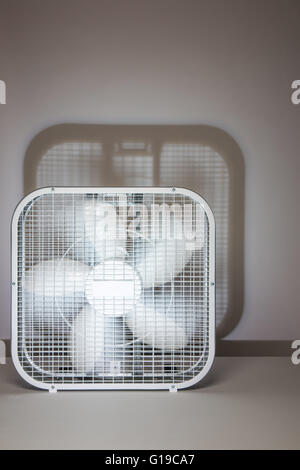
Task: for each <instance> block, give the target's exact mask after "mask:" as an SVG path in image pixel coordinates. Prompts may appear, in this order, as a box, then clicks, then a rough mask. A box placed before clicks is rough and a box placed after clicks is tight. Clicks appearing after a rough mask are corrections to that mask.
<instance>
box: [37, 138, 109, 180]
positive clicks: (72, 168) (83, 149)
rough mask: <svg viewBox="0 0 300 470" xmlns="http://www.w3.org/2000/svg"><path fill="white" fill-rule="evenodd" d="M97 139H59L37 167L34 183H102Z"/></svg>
mask: <svg viewBox="0 0 300 470" xmlns="http://www.w3.org/2000/svg"><path fill="white" fill-rule="evenodd" d="M104 174H105V168H104V154H103V146H102V144H101V142H63V143H61V144H57V145H54V146H52V147H51V148H50V149H49V150H48V151H47V152H46V153H45V154H44V155H43V156H42V158H41V160H40V161H39V164H38V167H37V174H36V184H37V187H38V188H43V187H45V186H53V185H55V186H99V185H101V184H102V185H105V176H104Z"/></svg>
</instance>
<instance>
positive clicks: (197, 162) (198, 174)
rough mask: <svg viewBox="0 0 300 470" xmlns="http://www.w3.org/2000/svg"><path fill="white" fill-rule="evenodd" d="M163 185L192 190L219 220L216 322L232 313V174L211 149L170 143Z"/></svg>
mask: <svg viewBox="0 0 300 470" xmlns="http://www.w3.org/2000/svg"><path fill="white" fill-rule="evenodd" d="M160 184H161V185H175V186H181V187H186V188H190V189H192V190H194V191H197V192H198V193H199V194H201V196H202V197H204V198H205V199H206V200H207V202H208V203H209V205H210V207H211V208H212V209H213V212H214V216H215V221H216V231H217V239H216V267H217V270H216V281H217V282H216V322H217V326H218V325H219V324H221V322H222V320H223V319H224V317H225V315H226V313H227V311H228V228H229V227H228V220H229V173H228V168H227V165H226V163H225V161H224V159H223V158H222V156H221V155H220V154H219V153H217V152H216V151H215V150H213V149H212V148H211V147H208V146H205V145H202V144H196V143H195V144H193V143H166V144H164V145H163V147H162V151H161V158H160Z"/></svg>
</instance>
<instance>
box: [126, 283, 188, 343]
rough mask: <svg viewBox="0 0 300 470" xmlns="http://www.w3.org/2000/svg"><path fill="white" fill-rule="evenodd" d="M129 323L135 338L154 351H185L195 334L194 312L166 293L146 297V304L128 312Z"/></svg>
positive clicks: (178, 299) (138, 304)
mask: <svg viewBox="0 0 300 470" xmlns="http://www.w3.org/2000/svg"><path fill="white" fill-rule="evenodd" d="M125 319H126V323H127V325H128V327H129V328H130V330H131V332H132V334H133V335H134V336H135V337H137V338H139V339H140V340H141V341H142V342H143V343H144V344H147V345H149V346H152V347H153V348H159V349H164V350H168V351H173V350H177V349H182V348H184V347H185V346H186V345H187V344H188V342H189V341H190V339H191V337H192V335H193V332H194V331H195V316H194V313H193V309H189V308H187V307H186V306H185V305H184V303H183V302H182V301H181V302H180V297H179V296H178V298H172V296H170V295H166V293H164V292H160V293H159V294H157V295H154V298H153V297H152V295H151V294H150V293H149V294H145V296H144V303H141V302H139V303H137V304H136V306H135V308H134V309H133V310H131V311H130V312H127V314H126V316H125Z"/></svg>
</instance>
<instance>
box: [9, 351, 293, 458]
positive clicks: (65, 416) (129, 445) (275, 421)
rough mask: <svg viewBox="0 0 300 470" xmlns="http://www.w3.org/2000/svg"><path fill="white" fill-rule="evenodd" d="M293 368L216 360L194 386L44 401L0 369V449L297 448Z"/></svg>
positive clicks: (286, 362) (285, 362)
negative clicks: (212, 367)
mask: <svg viewBox="0 0 300 470" xmlns="http://www.w3.org/2000/svg"><path fill="white" fill-rule="evenodd" d="M299 425H300V365H299V366H295V365H293V364H292V363H291V360H290V358H288V357H226V358H225V357H218V358H216V361H215V365H214V369H213V372H212V373H211V374H210V377H209V378H208V379H207V381H206V383H204V384H203V385H202V386H201V387H198V388H195V389H190V390H184V391H179V392H177V393H170V392H168V391H138V392H135V391H123V392H122V391H113V392H111V391H97V392H95V391H93V392H75V391H73V392H58V393H56V394H51V393H48V392H45V391H38V390H35V389H32V388H30V387H29V386H26V384H24V382H23V381H22V380H21V379H20V378H19V377H18V375H17V373H16V372H15V370H14V368H13V366H12V364H11V362H10V361H9V362H8V363H7V364H6V365H0V448H1V449H76V448H78V449H159V450H161V449H299V448H300V426H299Z"/></svg>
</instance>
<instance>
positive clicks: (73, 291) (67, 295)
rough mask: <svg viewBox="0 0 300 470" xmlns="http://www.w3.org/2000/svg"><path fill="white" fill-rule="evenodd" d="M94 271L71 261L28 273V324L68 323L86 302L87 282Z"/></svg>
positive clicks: (43, 264)
mask: <svg viewBox="0 0 300 470" xmlns="http://www.w3.org/2000/svg"><path fill="white" fill-rule="evenodd" d="M90 269H91V268H90V267H89V266H87V265H86V264H83V263H80V262H79V261H73V260H71V259H67V258H64V259H61V258H53V259H50V260H48V261H43V262H41V263H39V264H36V265H34V266H33V267H32V268H31V269H29V270H27V271H26V272H25V276H24V283H23V287H24V296H25V311H26V319H27V322H31V321H33V322H37V321H40V322H42V323H43V324H44V325H45V326H51V325H53V324H56V323H59V322H63V321H64V320H68V318H70V317H72V315H74V312H76V310H79V309H80V307H81V306H82V305H83V304H84V302H85V281H86V278H87V276H88V274H89V272H90Z"/></svg>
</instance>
